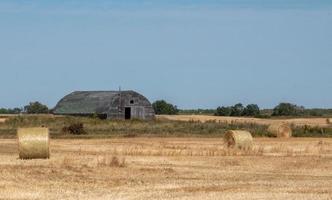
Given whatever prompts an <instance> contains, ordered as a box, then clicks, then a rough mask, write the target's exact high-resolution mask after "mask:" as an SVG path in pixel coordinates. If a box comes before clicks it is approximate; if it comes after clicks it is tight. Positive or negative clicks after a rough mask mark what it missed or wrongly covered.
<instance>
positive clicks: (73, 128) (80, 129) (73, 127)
mask: <svg viewBox="0 0 332 200" xmlns="http://www.w3.org/2000/svg"><path fill="white" fill-rule="evenodd" d="M62 132H63V133H69V134H73V135H84V134H87V132H86V131H85V129H84V125H83V123H72V124H70V125H69V126H65V127H63V128H62Z"/></svg>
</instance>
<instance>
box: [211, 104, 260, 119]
mask: <svg viewBox="0 0 332 200" xmlns="http://www.w3.org/2000/svg"><path fill="white" fill-rule="evenodd" d="M215 115H216V116H259V115H260V109H259V107H258V105H256V104H249V105H247V106H246V107H244V106H243V105H242V104H241V103H238V104H235V105H234V106H230V107H225V106H222V107H218V108H217V110H216V113H215Z"/></svg>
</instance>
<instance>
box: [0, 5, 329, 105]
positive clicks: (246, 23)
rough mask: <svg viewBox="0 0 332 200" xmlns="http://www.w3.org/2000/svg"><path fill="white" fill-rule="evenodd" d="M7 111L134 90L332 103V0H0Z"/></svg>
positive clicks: (190, 101)
mask: <svg viewBox="0 0 332 200" xmlns="http://www.w3.org/2000/svg"><path fill="white" fill-rule="evenodd" d="M0 69H1V79H0V91H1V92H0V107H16V106H23V105H25V104H27V103H28V102H29V101H35V100H38V101H41V102H43V103H45V104H47V105H49V106H50V107H53V106H55V104H56V102H57V101H58V100H59V99H60V98H61V97H63V96H64V95H66V94H68V93H70V92H72V91H75V90H116V89H117V88H118V87H119V86H121V87H122V88H123V89H132V90H137V91H139V92H141V93H143V94H144V95H145V96H147V97H148V98H149V99H150V100H151V101H154V100H156V99H166V100H168V101H170V102H172V103H174V104H176V105H178V106H179V107H180V108H214V107H217V106H219V105H232V104H235V103H237V102H242V103H244V104H248V103H257V104H258V105H259V106H260V107H263V108H270V107H273V106H275V105H276V104H278V103H279V102H285V101H287V102H293V103H297V104H299V105H304V106H306V107H324V108H328V107H329V108H331V107H332V92H331V91H332V2H331V1H323V0H321V1H319V0H318V1H312V0H310V1H309V0H288V1H286V0H270V1H266V0H264V1H263V0H251V1H249V0H232V1H231V0H219V1H217V0H215V1H213V0H207V1H203V0H191V1H190V0H186V1H185V0H182V1H181V0H178V1H175V0H173V1H156V0H154V1H144V0H143V1H137V0H130V1H114V0H113V1H101V0H96V1H87V0H86V1H84V0H81V1H78V0H72V1H41V0H39V1H23V0H22V1H18V0H17V1H13V0H12V1H6V0H3V1H0Z"/></svg>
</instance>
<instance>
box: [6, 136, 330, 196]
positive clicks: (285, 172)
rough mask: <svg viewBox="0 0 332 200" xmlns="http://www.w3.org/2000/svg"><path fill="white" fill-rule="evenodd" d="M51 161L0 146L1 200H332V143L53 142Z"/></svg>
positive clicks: (11, 144) (12, 144)
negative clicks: (240, 147) (246, 145)
mask: <svg viewBox="0 0 332 200" xmlns="http://www.w3.org/2000/svg"><path fill="white" fill-rule="evenodd" d="M50 145H51V154H50V155H51V157H50V159H49V160H19V159H18V151H17V141H16V140H14V139H2V140H0V156H1V159H0V177H1V179H0V199H33V200H36V199H197V200H200V199H331V198H332V168H331V166H332V139H323V138H319V139H315V138H291V139H287V140H286V139H265V138H261V139H255V141H254V145H253V148H252V149H251V150H250V151H248V150H247V151H239V150H234V149H227V148H226V146H225V144H224V143H223V139H222V138H209V139H204V138H126V139H105V140H69V139H67V140H52V141H51V144H50Z"/></svg>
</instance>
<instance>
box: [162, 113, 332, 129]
mask: <svg viewBox="0 0 332 200" xmlns="http://www.w3.org/2000/svg"><path fill="white" fill-rule="evenodd" d="M157 118H158V119H168V120H177V121H200V122H207V121H216V122H220V123H229V124H241V123H242V124H257V125H271V124H280V123H287V124H292V125H294V126H298V127H302V126H305V125H307V126H312V127H327V126H329V123H328V122H327V120H326V118H293V119H260V118H250V117H221V116H208V115H159V116H157Z"/></svg>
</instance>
